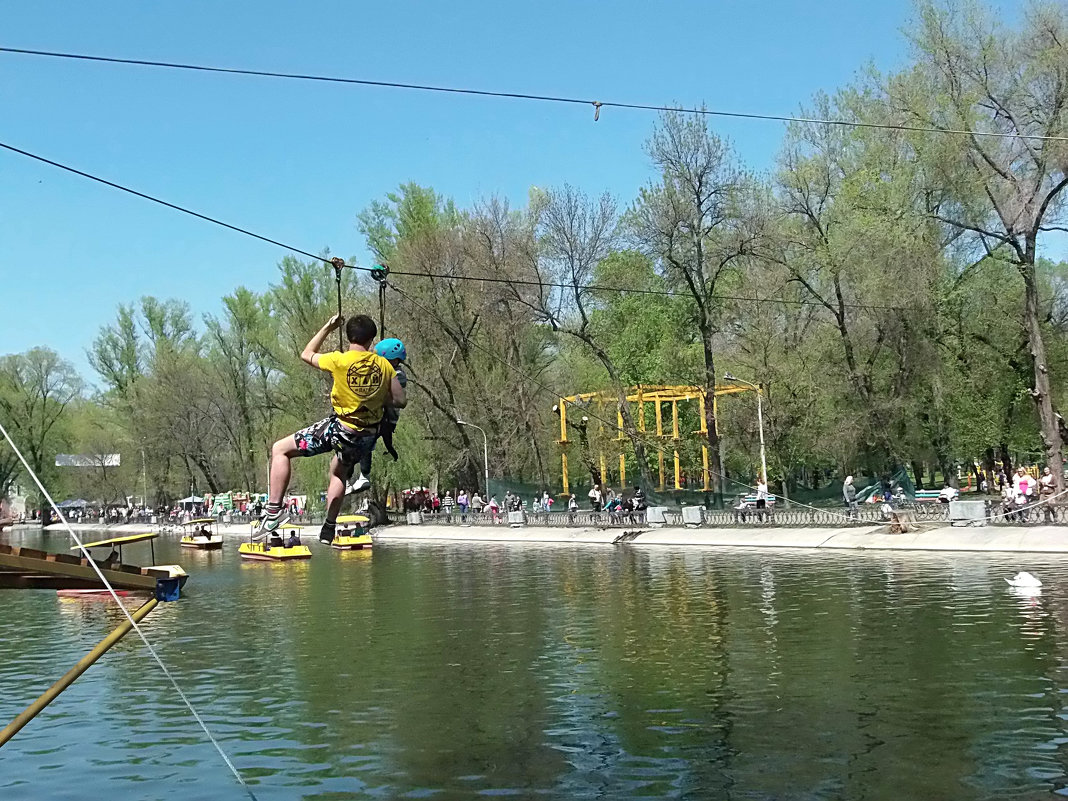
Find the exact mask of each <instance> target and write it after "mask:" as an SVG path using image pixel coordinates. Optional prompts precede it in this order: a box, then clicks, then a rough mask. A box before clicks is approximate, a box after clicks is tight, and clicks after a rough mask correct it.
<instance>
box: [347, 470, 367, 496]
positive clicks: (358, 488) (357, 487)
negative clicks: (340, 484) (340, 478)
mask: <svg viewBox="0 0 1068 801" xmlns="http://www.w3.org/2000/svg"><path fill="white" fill-rule="evenodd" d="M370 486H371V479H369V478H367V477H366V476H364V475H363V474H362V473H361V474H360V476H359V478H357V479H356V480H355V481H353V482H352V483H351V484H349V485H348V486H346V487H345V494H346V495H352V494H353V493H356V492H363V491H364V490H365V489H367V488H368V487H370Z"/></svg>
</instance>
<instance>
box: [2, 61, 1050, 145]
mask: <svg viewBox="0 0 1068 801" xmlns="http://www.w3.org/2000/svg"><path fill="white" fill-rule="evenodd" d="M0 53H8V54H10V55H19V56H37V57H42V58H55V59H66V60H71V61H85V62H95V63H101V64H120V65H126V66H134V67H155V68H159V69H171V70H185V71H190V72H207V73H221V74H225V75H244V76H249V77H256V78H282V79H286V80H296V81H317V82H320V83H337V84H349V85H355V86H369V87H378V88H384V89H408V90H413V91H419V92H438V93H444V94H453V95H473V96H477V97H492V98H500V99H507V100H530V101H537V102H544V103H566V104H569V105H578V106H590V107H592V108H593V110H594V120H595V121H596V120H597V119H599V117H600V112H601V109H602V108H618V109H629V110H634V111H656V112H680V113H683V114H696V115H701V116H707V117H724V118H729V119H741V120H763V121H768V122H794V123H804V124H812V125H833V126H838V127H843V128H867V129H874V130H884V131H903V132H910V133H929V134H943V135H948V136H969V137H970V136H984V137H991V138H997V139H1025V140H1029V141H1043V142H1068V136H1050V135H1044V134H1026V133H1008V132H1004V131H972V130H967V129H962V128H934V127H929V126H922V125H905V124H898V123H889V122H863V121H860V120H843V119H833V118H820V117H798V116H791V115H787V114H760V113H753V112H743V111H723V110H720V109H709V108H684V107H681V106H664V105H656V104H651V103H629V102H622V101H612V100H589V99H586V98H579V97H565V96H559V95H542V94H532V93H527V92H502V91H492V90H489V89H471V88H463V87H455V86H436V85H433V84H421V83H404V82H400V81H382V80H371V79H368V78H349V77H344V76H339V75H314V74H309V73H300V72H276V71H272V70H254V69H244V68H239V67H215V66H211V65H207V64H187V63H182V62H173V61H153V60H150V59H140V58H119V57H116V56H94V55H89V54H87V53H66V52H60V51H54V50H33V49H29V48H23V47H0Z"/></svg>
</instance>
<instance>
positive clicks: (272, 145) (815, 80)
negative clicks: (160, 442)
mask: <svg viewBox="0 0 1068 801" xmlns="http://www.w3.org/2000/svg"><path fill="white" fill-rule="evenodd" d="M910 14H911V5H910V3H909V2H906V1H905V0H879V2H874V3H868V2H860V0H824V1H823V2H818V3H814V2H811V0H808V2H794V1H792V0H706V2H689V3H681V2H661V3H655V4H654V3H648V2H638V0H625V1H623V2H616V3H611V4H610V3H575V2H540V3H530V2H522V1H520V0H513V2H510V3H501V2H484V1H480V2H466V3H451V4H446V3H429V2H424V3H414V2H391V3H376V4H365V3H356V2H313V1H309V2H303V3H292V2H282V0H258V1H257V2H226V3H220V2H217V0H215V1H214V2H206V1H205V0H196V1H193V2H190V1H187V2H182V3H146V2H143V0H138V1H137V2H133V1H132V0H122V1H120V0H113V1H112V2H103V3H69V2H62V3H60V2H51V1H49V0H35V2H33V3H19V4H9V5H8V7H7V8H6V9H5V15H4V26H3V28H2V30H3V33H2V34H0V45H3V46H9V47H24V48H34V49H44V50H67V51H71V52H81V53H90V54H98V55H113V56H119V57H127V58H145V59H152V60H164V61H188V62H194V63H204V64H212V65H220V66H235V67H245V68H251V69H268V70H281V71H293V72H309V73H326V74H336V75H346V76H352V77H361V78H370V79H377V80H394V81H407V82H421V83H434V84H441V85H449V86H465V87H477V88H485V89H493V90H505V91H518V92H531V93H539V94H560V95H569V96H579V97H591V98H598V99H601V100H617V101H627V102H640V103H673V102H678V103H682V104H685V105H694V104H700V103H702V102H703V103H706V104H707V105H708V106H709V107H711V108H719V109H726V110H735V111H752V112H769V113H793V112H796V111H797V110H798V109H799V108H800V106H801V105H802V104H804V103H806V102H807V101H808V100H809V98H811V97H812V95H813V94H814V93H815V92H817V91H820V90H826V91H833V90H834V89H835V88H836V87H839V86H841V85H843V84H845V83H847V82H849V81H850V80H852V79H853V78H854V77H856V75H857V73H858V71H859V70H861V69H862V68H863V67H864V65H865V64H868V63H874V64H875V65H876V66H877V67H878V68H879V69H882V70H890V69H894V68H895V67H897V66H898V65H900V64H901V63H902V62H903V61H904V59H905V58H906V55H907V44H906V42H905V40H904V37H903V36H902V35H901V33H900V29H901V27H902V26H903V25H904V24H905V22H906V20H907V19H908V17H909V16H910ZM0 108H2V109H3V114H2V117H0V119H2V121H3V122H2V123H0V141H3V142H6V143H8V144H11V145H14V146H17V147H20V148H23V149H26V150H30V151H33V152H36V153H39V154H41V155H44V156H46V157H49V158H52V159H55V160H57V161H61V162H65V163H69V164H71V165H73V166H76V167H79V168H81V169H84V170H86V171H88V172H93V173H96V174H99V175H101V176H103V177H106V178H109V179H111V180H114V181H117V182H119V183H125V184H128V185H130V186H132V187H134V188H137V189H140V190H142V191H145V192H148V193H150V194H157V195H159V196H162V197H164V198H166V199H168V200H170V201H172V202H175V203H179V204H183V205H188V206H190V207H192V208H195V209H197V210H199V211H202V212H204V213H206V214H210V215H213V216H217V217H220V218H222V219H224V220H227V221H229V222H232V223H234V224H236V225H241V226H244V227H248V228H251V229H252V230H255V231H258V232H261V233H263V234H265V235H268V236H271V237H273V238H276V239H279V240H281V241H285V242H291V243H292V244H294V245H296V246H298V247H301V248H303V249H305V250H309V251H312V252H317V251H319V250H320V249H322V248H324V247H329V248H330V249H331V251H332V252H333V253H335V254H339V255H343V256H346V257H350V256H355V257H357V258H358V259H360V260H362V261H363V262H364V263H366V261H367V258H368V256H367V251H366V248H365V247H364V243H363V241H362V237H361V236H360V234H359V232H358V231H357V229H356V225H355V216H356V213H357V212H358V211H359V210H360V209H362V208H364V207H365V206H366V205H367V204H368V203H369V202H370V201H371V200H373V199H376V198H380V197H382V196H383V195H384V194H385V193H386V192H388V191H390V190H392V189H393V188H395V187H396V186H397V185H398V184H400V183H402V182H405V181H410V180H411V181H417V182H419V183H421V184H424V185H430V186H433V187H434V188H435V189H437V190H438V191H439V192H442V193H444V194H446V195H449V196H451V197H453V198H455V199H456V201H457V202H458V203H459V204H461V205H466V204H469V203H471V202H472V201H474V200H476V199H478V198H479V197H482V196H485V195H488V194H491V193H498V194H503V195H505V196H507V197H509V198H511V199H513V200H514V201H516V202H522V201H523V200H524V199H525V198H526V194H527V189H528V187H530V186H531V185H540V186H552V185H558V184H561V183H563V182H565V181H568V182H570V183H572V184H575V185H578V186H580V187H582V188H584V189H586V190H587V191H590V192H599V191H602V190H604V189H607V190H609V191H611V192H612V193H613V194H614V195H616V196H617V197H618V198H619V200H620V201H621V203H626V202H628V201H629V200H630V198H631V197H633V196H634V194H635V192H636V190H637V188H638V187H639V186H640V185H641V184H642V183H644V182H645V181H647V180H649V179H650V177H651V173H650V170H649V165H648V162H647V159H646V157H645V155H644V153H643V151H642V143H643V141H644V139H645V138H646V137H647V136H648V134H649V132H650V130H651V128H652V126H653V123H654V121H655V115H654V114H652V113H648V112H637V111H623V110H615V109H606V110H604V111H603V112H602V114H601V119H600V121H599V122H597V123H594V122H593V114H592V110H591V109H587V108H584V107H579V106H566V105H550V104H541V103H526V102H518V101H508V100H496V99H483V98H466V97H456V96H446V95H431V94H426V93H420V92H409V91H400V90H388V89H373V88H359V87H345V86H336V85H325V84H312V83H306V82H288V81H277V80H266V79H258V78H249V77H229V76H219V75H196V74H189V73H185V72H176V71H169V70H158V69H148V68H138V67H126V66H112V65H94V64H87V63H81V62H68V61H54V60H46V59H40V58H34V57H29V56H14V55H7V54H0ZM717 130H718V131H719V133H720V134H721V135H725V136H727V137H728V138H730V139H731V140H732V141H733V143H734V144H735V147H736V149H737V151H738V152H739V154H740V156H741V158H742V159H743V161H744V162H745V164H746V165H747V166H749V167H750V168H751V169H756V170H765V169H768V168H770V167H771V165H772V164H773V161H774V158H775V154H776V152H777V150H778V147H779V144H780V142H781V139H782V135H783V131H784V126H783V125H782V124H779V123H769V122H745V121H737V122H734V121H722V122H719V123H717ZM283 255H285V254H284V252H282V251H280V250H279V249H278V248H275V247H273V246H270V245H266V244H264V243H260V242H257V241H255V240H252V239H249V238H247V237H244V236H241V235H239V234H235V233H233V232H229V231H226V230H224V229H221V228H218V227H215V226H211V225H209V224H207V223H204V222H201V221H198V220H195V219H192V218H189V217H186V216H184V215H180V214H177V213H176V212H173V211H170V210H167V209H164V208H161V207H157V206H155V205H153V204H149V203H147V202H145V201H142V200H139V199H137V198H134V197H129V196H125V195H123V194H121V193H118V192H116V191H114V190H111V189H108V188H106V187H102V186H99V185H95V184H93V183H91V182H88V181H85V180H84V179H80V178H77V177H75V176H71V175H67V174H64V173H62V172H59V171H57V170H55V169H54V168H51V167H47V166H45V165H42V164H38V163H35V162H31V161H28V160H25V159H23V158H22V157H20V156H17V155H14V154H10V153H4V152H0V278H2V281H0V298H2V301H0V302H2V309H3V311H2V312H0V353H8V352H17V351H21V350H25V349H27V348H29V347H32V346H35V345H48V346H50V347H52V348H54V349H56V350H57V351H59V352H60V353H61V354H62V355H63V356H64V357H66V358H68V359H70V360H72V361H73V362H74V363H75V364H76V365H77V366H78V367H79V369H81V370H82V371H83V373H84V374H85V375H86V377H87V378H90V379H92V378H94V376H93V375H91V372H90V369H89V367H88V364H87V361H86V359H85V349H86V348H87V347H88V346H89V344H90V343H91V341H92V339H93V337H94V336H95V335H96V332H97V330H98V329H99V327H100V326H101V325H103V324H105V323H107V322H110V321H111V320H112V319H113V318H114V313H115V308H116V306H117V305H118V304H119V303H122V302H129V301H131V300H134V299H136V298H138V297H140V296H142V295H146V294H151V295H156V296H158V297H177V298H183V299H185V300H187V301H188V302H189V303H190V304H191V305H192V307H193V309H194V311H195V312H197V314H198V315H199V314H202V313H204V312H215V311H217V310H218V308H219V305H220V304H219V298H220V297H221V296H222V295H224V294H226V293H228V292H230V291H232V290H233V289H234V288H235V287H237V286H239V285H245V286H248V287H250V288H253V289H256V290H262V289H264V288H265V287H266V286H267V285H268V283H270V282H271V281H272V280H273V279H274V277H275V275H276V265H277V262H278V261H279V260H280V259H281V258H282V256H283Z"/></svg>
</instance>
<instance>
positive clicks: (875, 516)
mask: <svg viewBox="0 0 1068 801" xmlns="http://www.w3.org/2000/svg"><path fill="white" fill-rule="evenodd" d="M894 510H895V511H907V512H909V513H911V515H912V517H913V519H914V520H915V521H916V522H919V523H932V524H949V523H950V522H952V520H951V518H950V515H949V504H946V503H937V502H935V503H927V502H920V503H913V504H902V505H897V506H895V507H894ZM387 516H388V517H389V521H390V522H391V523H398V524H404V523H406V522H407V518H406V514H405V513H404V512H402V511H393V510H391V511H389V512H388V513H387ZM890 522H891V520H890V518H889V517H888V516H887V515H886V514H885V513H884V512H883V510H882V509H881V508H880V507H879V506H877V505H874V504H862V505H860V506H859V508H858V509H857V511H856V512H854V513H850V512H849V510H848V509H847V508H845V507H838V508H828V509H820V508H812V507H807V506H798V505H794V506H793V507H792V508H785V506H783V507H777V508H772V509H768V510H766V511H765V512H763V513H758V511H757V510H756V509H753V508H749V509H745V510H734V509H702V510H701V527H702V528H725V527H730V528H738V527H754V528H756V527H767V526H771V527H776V528H810V527H820V528H850V527H854V526H879V525H888V524H889V523H890ZM985 522H986V523H987V524H990V525H1013V526H1020V525H1024V526H1033V525H1068V503H1065V504H1043V505H1041V506H1029V507H1026V508H1024V509H1023V510H1019V511H1017V510H1015V509H1009V510H1005V509H1004V508H1003V506H1002V504H1001V501H1000V499H996V498H994V499H990V500H986V520H985ZM422 524H423V525H428V526H457V525H469V526H507V525H508V515H507V513H506V512H500V513H499V514H498V515H496V516H494V515H491V514H490V513H489V512H468V513H467V514H466V515H461V514H460V512H459V511H456V510H454V511H453V512H451V513H446V512H423V514H422ZM524 525H526V526H535V527H556V526H559V527H582V528H627V527H635V526H642V527H645V526H648V521H647V519H646V512H644V511H642V512H625V513H613V512H591V511H588V510H584V511H579V512H568V511H560V512H526V513H524ZM664 525H666V526H682V525H684V522H683V513H682V510H680V509H669V510H667V511H665V513H664Z"/></svg>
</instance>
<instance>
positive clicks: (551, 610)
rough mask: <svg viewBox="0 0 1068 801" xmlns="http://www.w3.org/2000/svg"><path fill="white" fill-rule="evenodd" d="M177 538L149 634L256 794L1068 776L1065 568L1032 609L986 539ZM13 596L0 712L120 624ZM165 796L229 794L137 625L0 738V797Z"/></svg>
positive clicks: (976, 791)
mask: <svg viewBox="0 0 1068 801" xmlns="http://www.w3.org/2000/svg"><path fill="white" fill-rule="evenodd" d="M26 544H33V543H29V542H28V543H26ZM176 546H177V543H174V542H170V541H167V540H161V541H160V544H159V550H158V554H159V556H160V561H178V562H183V563H185V564H186V566H187V567H188V568H189V569H190V572H191V574H192V578H191V579H190V582H189V584H188V585H187V587H186V595H185V597H184V598H183V600H182V601H181V602H180V603H178V604H169V605H164V606H162V607H161V608H160V609H159V610H157V611H156V612H154V613H153V614H152V615H150V616H149V618H148V619H147V621H146V626H145V628H146V631H147V632H148V633H149V636H150V637H151V638H152V640H153V642H154V644H155V645H156V647H157V649H158V650H159V652H160V654H161V656H162V657H163V658H164V660H165V661H167V663H168V665H169V666H170V667H171V668H172V670H173V672H174V673H175V674H176V676H178V678H179V680H180V681H181V683H182V685H183V687H184V688H185V689H186V691H187V693H188V694H189V696H190V698H191V699H192V700H193V702H194V703H195V704H196V705H197V706H198V708H199V709H200V710H201V711H202V712H203V713H204V714H205V717H206V720H207V722H208V723H209V725H210V726H212V728H213V729H214V730H215V731H216V732H217V734H218V735H219V737H220V739H221V740H222V741H223V743H224V746H225V747H226V748H227V749H228V750H229V751H230V752H231V754H232V755H233V756H234V758H235V761H236V762H237V764H238V766H239V767H240V768H241V769H242V771H243V772H244V773H245V775H246V776H247V777H249V778H250V780H252V781H254V782H255V783H256V787H257V794H258V795H259V797H260V798H262V799H272V798H278V799H281V798H287V799H288V798H297V797H299V798H320V799H340V798H358V797H385V798H393V797H400V796H405V795H410V796H414V797H419V796H423V795H427V796H432V797H434V798H444V799H452V798H456V799H459V798H470V797H472V796H473V795H476V794H480V793H484V794H512V795H516V796H519V797H539V798H559V799H565V798H566V799H571V798H608V797H611V798H617V797H655V798H768V799H771V798H775V799H779V798H851V799H852V798H867V799H881V798H887V799H889V798H894V799H899V798H908V797H914V798H1024V797H1026V798H1033V797H1041V796H1043V795H1048V794H1050V793H1053V792H1058V791H1062V790H1063V789H1064V788H1065V786H1066V783H1065V776H1066V767H1068V766H1066V764H1065V759H1064V756H1063V753H1064V748H1065V743H1066V742H1068V732H1066V731H1065V725H1066V724H1065V720H1066V712H1065V708H1064V703H1063V700H1062V699H1063V698H1064V695H1065V691H1066V689H1065V683H1064V681H1063V677H1064V672H1065V664H1066V661H1065V660H1066V657H1068V636H1066V632H1068V629H1066V623H1068V606H1066V605H1065V602H1064V601H1063V600H1062V599H1063V595H1062V592H1063V589H1064V588H1065V587H1068V561H1065V560H1060V559H1050V560H1029V561H1032V562H1037V564H1034V565H1033V572H1035V573H1036V574H1037V575H1040V576H1041V578H1042V580H1043V582H1044V585H1045V586H1044V587H1043V590H1042V592H1041V594H1036V595H1026V596H1025V595H1021V594H1019V593H1016V592H1014V591H1013V590H1012V589H1011V588H1008V587H1007V586H1006V585H1005V583H1004V581H1003V577H1004V576H1011V575H1013V574H1014V573H1015V572H1016V570H1017V569H1018V568H1017V565H1016V564H1015V563H1014V561H1015V560H1012V559H1010V558H1008V557H1004V558H1002V557H998V556H990V555H959V554H958V555H952V556H949V555H937V554H930V555H927V554H888V553H852V554H834V553H830V554H828V553H822V552H819V553H817V552H811V553H810V552H781V551H778V552H772V551H768V552H759V551H744V552H742V551H738V552H732V551H728V550H716V551H711V550H698V549H690V550H686V549H668V548H663V549H652V548H650V549H638V548H604V549H600V548H570V547H548V546H547V547H543V548H512V547H506V546H477V547H466V546H444V545H433V546H426V547H422V546H414V545H402V546H384V547H380V548H378V549H377V550H376V551H375V552H374V553H373V554H372V553H369V552H343V553H334V552H329V551H325V550H317V551H316V553H315V557H314V558H313V559H312V560H311V561H309V562H302V563H289V564H280V565H274V564H248V563H244V564H243V563H241V561H240V560H239V559H238V557H237V554H236V549H225V550H223V551H221V552H214V553H205V554H199V553H194V554H190V553H179V551H178V548H177V547H176ZM201 557H208V558H201ZM0 598H2V600H3V603H4V609H5V612H6V614H5V615H4V616H2V618H0V686H3V687H5V690H6V691H5V693H4V694H2V695H0V716H2V717H4V718H5V719H6V718H10V717H11V716H13V715H14V714H15V713H17V712H18V711H19V710H20V709H21V708H22V706H24V705H25V703H27V702H28V701H29V700H30V699H32V698H33V697H34V696H35V695H36V694H37V693H39V692H40V691H41V690H43V689H44V687H45V686H47V684H49V683H50V682H51V681H52V680H53V679H54V678H55V677H56V676H58V675H59V674H60V673H62V672H63V670H65V669H66V668H67V667H68V666H69V665H70V664H72V663H73V662H74V661H75V660H76V659H77V658H78V657H79V656H81V654H83V653H84V652H85V650H87V649H88V648H89V647H91V645H92V644H93V643H95V642H96V641H98V640H99V639H100V638H101V637H102V636H103V635H104V634H105V633H106V631H107V630H108V629H109V628H111V627H112V626H114V625H115V624H116V623H117V622H118V621H119V619H120V616H119V615H118V614H117V610H115V609H114V608H110V607H109V606H108V605H107V604H100V603H85V602H73V603H71V602H68V601H66V600H64V599H57V597H56V596H55V594H54V593H47V592H6V593H3V594H2V595H0ZM127 600H128V601H130V600H131V599H127ZM135 605H136V601H134V602H133V603H131V606H135ZM164 788H165V789H164ZM172 789H177V790H178V791H180V792H181V794H182V796H183V798H194V799H195V798H213V799H215V798H221V797H230V796H231V795H232V797H238V796H239V793H238V792H237V790H236V788H235V787H234V784H233V780H232V778H230V777H229V776H228V775H227V772H226V770H225V768H224V767H223V766H221V765H220V764H219V760H218V758H217V757H216V756H215V755H214V754H213V752H212V751H211V749H210V746H208V745H206V744H205V743H204V741H203V739H202V737H201V736H200V735H199V734H198V732H197V730H196V728H195V726H194V725H193V723H192V721H190V720H189V716H188V714H187V713H186V712H184V711H183V709H182V708H181V707H180V705H179V704H178V702H177V699H175V698H174V697H173V693H172V691H170V690H168V687H167V685H166V683H165V682H164V680H163V679H162V677H161V676H160V675H159V673H158V669H157V668H154V666H153V665H152V664H151V662H150V661H149V660H148V659H147V657H146V655H145V653H144V651H143V649H142V648H141V647H140V646H139V645H138V643H137V642H136V641H135V640H134V638H128V639H127V640H126V641H124V642H123V643H121V644H120V645H119V646H118V647H117V648H116V649H115V651H114V652H113V653H112V654H110V655H109V656H107V657H105V659H104V660H103V661H102V662H101V663H100V664H99V665H97V666H96V667H94V668H93V669H92V670H91V671H90V672H89V673H88V674H86V676H84V677H83V679H82V680H80V681H79V682H78V683H77V684H76V685H75V686H74V688H72V689H71V690H70V691H69V692H68V693H67V694H65V695H64V696H63V698H62V699H61V700H60V701H59V702H58V703H57V704H56V705H54V706H53V708H52V709H51V710H50V711H49V712H47V713H46V714H45V715H44V716H42V718H41V719H39V720H37V721H35V722H34V723H33V724H31V725H30V726H29V727H28V728H27V729H26V730H24V732H23V733H22V734H20V736H19V737H18V738H17V739H16V740H15V741H13V742H12V743H11V744H10V745H9V746H7V747H6V748H4V749H3V750H2V751H0V797H3V798H4V799H5V801H6V799H9V798H11V799H18V798H39V797H55V798H64V797H70V798H83V797H102V796H105V795H114V796H116V797H121V798H159V797H162V796H163V795H164V793H165V792H166V793H167V794H170V792H171V790H172Z"/></svg>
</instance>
